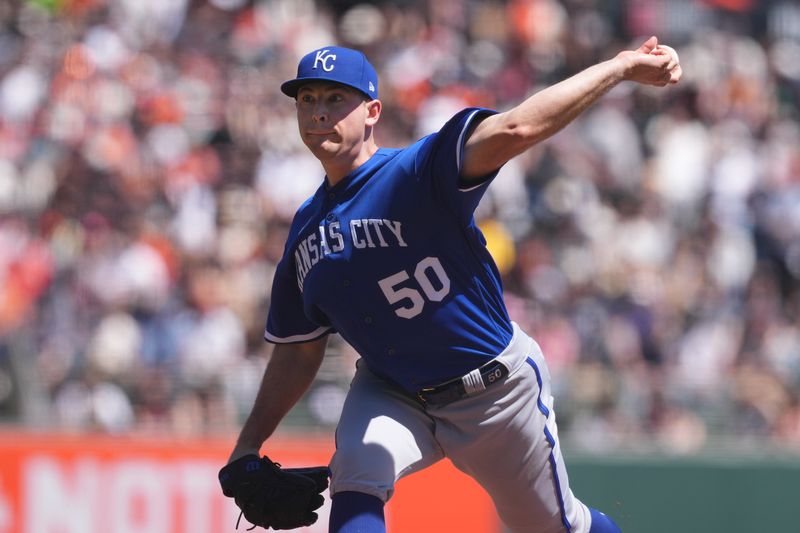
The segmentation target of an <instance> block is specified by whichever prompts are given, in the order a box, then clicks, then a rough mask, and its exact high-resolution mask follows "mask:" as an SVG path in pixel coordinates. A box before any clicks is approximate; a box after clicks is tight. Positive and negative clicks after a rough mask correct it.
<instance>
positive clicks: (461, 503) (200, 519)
mask: <svg viewBox="0 0 800 533" xmlns="http://www.w3.org/2000/svg"><path fill="white" fill-rule="evenodd" d="M231 444H232V443H231V442H230V441H226V440H208V439H202V440H195V439H192V440H181V439H150V438H148V439H145V438H128V437H126V438H116V437H108V436H85V435H84V436H65V435H56V434H36V435H31V434H25V433H9V432H4V433H0V533H220V532H226V531H230V532H233V531H235V529H234V525H235V524H236V518H237V517H238V510H237V509H236V507H235V506H234V505H233V503H232V502H231V500H229V499H227V498H225V497H224V496H222V494H221V492H220V490H219V485H218V483H217V471H218V469H219V467H220V465H221V464H222V462H223V461H224V460H225V458H226V457H227V454H228V452H229V450H230V448H231ZM269 448H270V456H271V457H273V458H274V459H275V460H278V461H280V462H281V464H283V465H284V466H308V465H315V464H327V462H328V459H329V458H330V455H331V453H332V443H331V442H330V441H329V440H326V439H302V438H283V439H280V440H274V441H270V446H269ZM328 503H329V501H328V498H327V494H326V505H325V506H324V507H323V508H322V509H321V510H320V520H319V521H318V522H317V524H315V525H314V526H312V527H309V528H306V529H303V530H297V531H304V532H306V533H324V532H325V531H327V517H328V512H329V507H328ZM386 514H387V521H388V524H389V531H390V532H391V533H410V532H413V533H443V532H446V533H450V532H458V533H494V532H498V531H500V525H499V523H498V521H497V517H496V514H495V512H494V508H493V506H492V503H491V501H490V500H489V498H488V497H487V496H486V495H485V494H484V493H483V491H481V489H480V488H479V487H478V486H477V484H476V483H475V482H474V481H472V480H471V479H470V478H468V477H466V476H465V475H463V474H461V473H460V472H458V471H457V470H456V469H455V468H454V467H453V466H452V465H451V464H450V463H449V462H440V463H439V464H437V465H435V466H434V467H432V468H430V469H428V470H426V471H424V472H421V473H418V474H415V475H413V476H411V477H409V478H406V479H404V480H402V481H401V482H400V483H399V484H398V486H397V491H396V493H395V497H394V498H393V499H392V500H391V502H390V503H389V505H388V507H387V511H386ZM247 527H249V525H247V524H244V523H243V524H240V526H239V530H240V531H244V530H246V528H247Z"/></svg>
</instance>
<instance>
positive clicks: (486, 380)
mask: <svg viewBox="0 0 800 533" xmlns="http://www.w3.org/2000/svg"><path fill="white" fill-rule="evenodd" d="M478 370H479V371H480V376H481V381H483V384H484V386H485V387H489V386H490V385H492V384H494V383H497V382H498V381H499V380H501V379H502V378H504V377H506V376H508V368H506V366H505V365H504V364H503V363H501V362H500V361H497V360H494V361H490V362H488V363H486V364H485V365H483V366H482V367H480V368H479V369H478ZM467 396H469V393H467V389H466V387H465V386H464V381H463V378H454V379H451V380H449V381H445V382H444V383H442V384H441V385H436V386H435V387H429V388H426V389H422V390H421V391H419V392H418V393H417V400H419V401H420V402H421V403H422V404H423V405H444V404H446V403H450V402H454V401H456V400H460V399H461V398H466V397H467Z"/></svg>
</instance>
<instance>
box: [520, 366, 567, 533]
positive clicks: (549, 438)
mask: <svg viewBox="0 0 800 533" xmlns="http://www.w3.org/2000/svg"><path fill="white" fill-rule="evenodd" d="M527 362H528V364H529V365H530V366H531V368H533V371H534V372H535V373H536V382H537V383H538V384H539V393H538V394H537V395H536V405H537V406H538V407H539V411H541V413H542V414H543V415H544V416H545V417H549V416H550V409H548V408H547V406H546V405H545V404H544V402H543V401H542V375H541V373H540V372H539V367H538V366H536V361H534V360H533V359H531V358H530V357H528V359H527ZM544 436H545V438H546V439H547V443H548V444H550V458H549V460H550V470H552V472H553V480H554V481H555V484H556V496H557V497H558V509H559V511H560V512H561V523H562V524H564V527H565V528H566V530H567V533H570V532H571V531H572V524H570V523H569V520H568V519H567V509H566V507H565V506H564V493H563V492H562V491H561V481H559V479H558V465H557V464H556V456H555V453H554V450H555V448H556V439H555V437H553V434H552V433H550V430H549V429H547V426H545V427H544Z"/></svg>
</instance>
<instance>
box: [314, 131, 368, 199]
mask: <svg viewBox="0 0 800 533" xmlns="http://www.w3.org/2000/svg"><path fill="white" fill-rule="evenodd" d="M377 151H378V145H377V144H375V141H374V140H373V139H372V138H370V139H368V140H367V142H365V143H364V144H363V145H361V150H359V152H358V153H357V154H356V155H355V156H354V157H347V158H342V157H338V158H333V159H328V160H324V161H320V162H321V163H322V168H324V169H325V175H326V176H327V180H328V186H330V187H333V186H334V185H336V184H337V183H339V182H340V181H342V180H343V179H344V178H345V177H346V176H347V175H348V174H350V173H351V172H353V171H354V170H355V169H357V168H358V167H360V166H361V165H363V164H364V163H366V162H367V161H368V160H369V158H370V157H372V156H373V155H374V154H375V152H377Z"/></svg>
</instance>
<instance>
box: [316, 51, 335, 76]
mask: <svg viewBox="0 0 800 533" xmlns="http://www.w3.org/2000/svg"><path fill="white" fill-rule="evenodd" d="M329 59H330V60H331V61H336V54H332V53H331V51H330V50H328V49H325V50H318V51H317V55H316V56H315V57H314V67H313V68H317V65H318V64H320V63H322V70H324V71H325V72H330V71H332V70H333V67H334V66H335V65H334V64H331V65H330V66H329V65H328V60H329Z"/></svg>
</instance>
